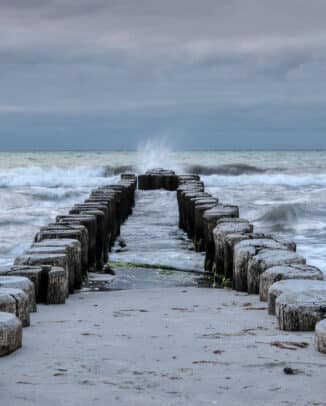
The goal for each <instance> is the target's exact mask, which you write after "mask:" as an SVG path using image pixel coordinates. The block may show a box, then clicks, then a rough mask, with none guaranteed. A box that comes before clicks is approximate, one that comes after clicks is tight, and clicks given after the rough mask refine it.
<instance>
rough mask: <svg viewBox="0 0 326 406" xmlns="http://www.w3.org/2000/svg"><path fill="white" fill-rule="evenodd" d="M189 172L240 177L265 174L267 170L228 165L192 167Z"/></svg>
mask: <svg viewBox="0 0 326 406" xmlns="http://www.w3.org/2000/svg"><path fill="white" fill-rule="evenodd" d="M186 170H187V172H189V173H194V174H198V175H230V176H239V175H243V174H257V173H265V172H266V171H267V169H264V168H258V167H257V166H253V165H247V164H242V163H239V164H226V165H218V166H207V165H190V166H188V167H187V169H186Z"/></svg>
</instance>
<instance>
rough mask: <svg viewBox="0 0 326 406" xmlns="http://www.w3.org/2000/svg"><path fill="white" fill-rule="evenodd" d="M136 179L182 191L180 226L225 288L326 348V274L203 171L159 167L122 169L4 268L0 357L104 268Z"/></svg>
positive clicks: (144, 185) (0, 274)
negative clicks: (312, 333)
mask: <svg viewBox="0 0 326 406" xmlns="http://www.w3.org/2000/svg"><path fill="white" fill-rule="evenodd" d="M137 184H138V189H140V190H144V191H146V190H153V189H166V190H168V191H171V192H174V193H176V199H177V202H178V209H179V227H180V228H181V229H182V230H184V231H185V232H186V233H187V234H188V236H189V237H190V238H191V239H192V241H193V244H194V249H195V250H196V251H199V252H204V253H205V263H204V267H205V270H206V272H207V273H209V274H210V275H212V276H213V277H214V279H215V281H216V284H217V285H218V286H220V287H229V288H232V289H234V290H237V291H241V292H247V293H248V294H259V296H260V300H262V301H267V302H268V311H269V314H275V315H276V317H277V320H278V325H279V328H280V329H281V330H286V331H308V330H314V329H315V327H316V348H317V349H318V350H319V351H320V352H326V344H325V342H326V335H325V334H326V333H325V322H324V321H323V319H325V318H326V282H324V281H323V274H322V272H321V271H320V270H319V269H317V268H316V267H312V266H310V265H307V264H306V260H305V258H303V257H302V256H300V255H298V254H297V253H296V244H295V243H294V242H292V241H285V240H284V239H280V238H278V237H277V236H274V235H267V234H263V233H256V232H255V231H254V225H253V224H251V223H250V222H249V221H248V220H247V219H243V218H241V217H240V210H239V208H238V207H237V206H235V205H229V204H227V203H225V202H222V201H220V199H219V198H218V197H216V196H212V195H211V194H210V193H208V192H206V191H205V185H204V183H203V182H202V181H201V180H200V177H199V176H198V175H177V174H176V173H175V172H174V171H171V170H164V169H159V168H158V169H153V170H151V171H148V172H146V173H145V174H142V175H139V176H138V178H137V177H136V175H134V174H122V175H121V179H120V181H119V182H118V183H117V184H114V185H108V186H105V187H100V188H98V189H95V190H93V191H92V192H91V194H90V196H89V198H88V199H86V200H85V201H84V202H83V203H79V204H76V205H74V206H73V207H72V208H71V210H70V211H69V212H68V213H67V214H66V215H60V216H57V218H56V219H55V222H53V223H50V224H48V225H46V226H44V227H41V229H40V230H39V232H38V233H37V234H36V236H35V239H34V242H33V243H32V244H31V247H30V248H29V249H28V250H26V251H25V252H24V253H23V254H22V255H20V256H19V257H17V258H16V259H15V261H14V265H13V266H12V267H8V268H6V269H2V270H1V271H0V333H1V334H0V337H1V343H0V355H5V354H7V353H10V352H12V351H14V350H15V349H17V348H19V347H20V346H21V345H22V327H23V326H24V327H27V326H28V325H29V323H30V317H29V314H30V312H33V311H36V303H46V304H64V303H65V301H66V298H67V297H68V296H69V294H73V293H74V291H75V290H78V289H80V288H81V286H82V285H83V283H84V282H85V281H86V280H87V278H88V272H95V271H97V272H101V271H102V270H103V266H104V265H105V264H106V263H107V261H108V255H109V251H110V249H111V247H112V246H113V244H114V242H115V240H116V238H117V237H118V236H119V234H120V227H121V224H122V223H123V222H124V221H125V220H126V219H127V218H128V216H130V215H131V214H132V208H133V206H134V204H135V195H136V189H137ZM149 243H150V242H149ZM218 292H219V291H218V290H217V291H216V294H217V295H218Z"/></svg>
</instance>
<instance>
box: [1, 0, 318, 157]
mask: <svg viewBox="0 0 326 406" xmlns="http://www.w3.org/2000/svg"><path fill="white" fill-rule="evenodd" d="M325 21H326V1H325V0H310V1H307V0H273V1H271V0H200V1H199V0H164V1H161V0H0V149H2V150H5V149H89V148H92V149H101V148H104V149H111V148H114V149H120V148H134V147H136V146H137V145H138V144H139V143H140V142H141V140H144V139H148V138H152V137H154V138H160V139H161V138H165V139H167V140H168V141H169V142H171V144H172V145H173V146H174V147H177V148H217V149H219V148H326V114H325V112H326V24H325Z"/></svg>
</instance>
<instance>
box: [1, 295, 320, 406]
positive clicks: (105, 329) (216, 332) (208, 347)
mask: <svg viewBox="0 0 326 406" xmlns="http://www.w3.org/2000/svg"><path fill="white" fill-rule="evenodd" d="M265 308H266V304H265V303H261V302H259V300H258V296H256V295H250V296H248V295H247V294H242V293H236V292H233V291H230V290H222V289H200V288H169V289H139V290H129V291H115V292H92V291H91V292H80V293H77V294H75V295H73V296H70V298H69V299H68V301H67V304H66V305H64V306H44V305H40V306H39V311H38V312H37V313H34V314H33V318H32V325H31V327H29V328H26V329H24V346H23V348H22V349H20V350H19V351H17V352H16V353H14V354H12V355H10V356H8V357H5V358H3V359H2V360H1V372H0V386H1V405H12V406H20V405H33V406H38V405H42V406H43V405H48V406H52V405H53V406H54V405H55V406H59V405H60V406H61V405H65V406H75V405H81V406H84V405H90V404H92V405H114V404H119V405H129V406H130V405H214V404H216V405H249V404H250V405H262V404H264V405H281V404H284V405H326V400H325V376H326V356H324V355H322V354H320V353H318V352H317V351H316V350H315V349H314V344H313V333H312V332H309V333H286V332H281V331H279V330H278V328H277V325H276V319H275V317H273V316H268V315H267V312H266V310H265ZM284 342H289V343H287V344H284ZM291 343H292V344H291ZM293 343H300V344H299V345H298V346H296V345H294V344H293ZM280 346H281V347H282V346H283V347H285V348H280ZM301 347H304V348H301ZM284 368H292V370H289V372H293V374H290V375H288V374H285V372H284Z"/></svg>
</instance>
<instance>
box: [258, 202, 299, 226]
mask: <svg viewBox="0 0 326 406" xmlns="http://www.w3.org/2000/svg"><path fill="white" fill-rule="evenodd" d="M306 214H307V212H306V211H305V209H304V207H302V206H301V205H296V204H282V205H278V206H273V207H271V208H270V209H268V210H267V211H266V212H265V213H264V214H263V215H262V216H260V217H258V218H257V219H256V220H257V221H262V222H264V223H271V224H275V225H276V224H293V223H295V222H297V221H298V220H299V219H300V218H302V217H304V216H305V215H306Z"/></svg>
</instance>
